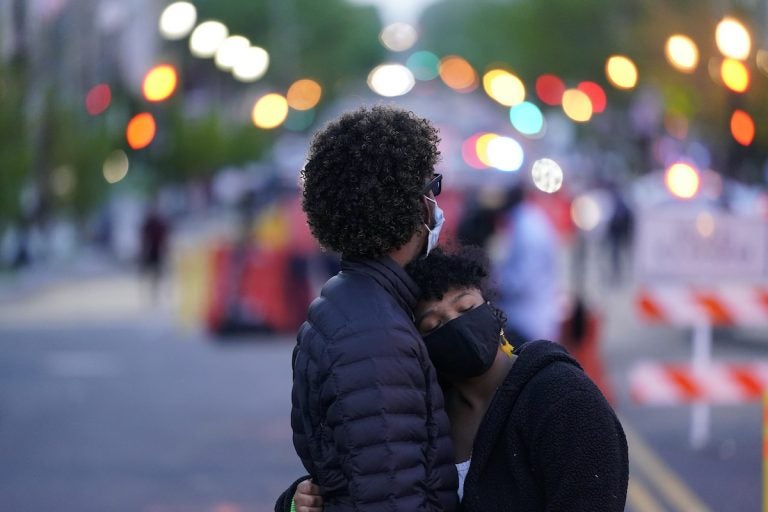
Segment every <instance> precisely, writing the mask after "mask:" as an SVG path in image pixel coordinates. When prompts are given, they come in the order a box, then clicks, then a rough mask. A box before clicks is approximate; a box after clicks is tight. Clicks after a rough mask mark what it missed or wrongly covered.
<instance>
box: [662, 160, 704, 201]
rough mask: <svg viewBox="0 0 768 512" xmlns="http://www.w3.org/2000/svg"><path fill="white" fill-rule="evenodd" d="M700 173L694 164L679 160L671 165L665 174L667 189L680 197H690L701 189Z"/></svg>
mask: <svg viewBox="0 0 768 512" xmlns="http://www.w3.org/2000/svg"><path fill="white" fill-rule="evenodd" d="M699 183H700V179H699V173H698V171H697V170H696V169H694V168H693V166H692V165H690V164H687V163H684V162H677V163H674V164H672V165H671V166H669V168H668V169H667V171H666V173H665V175H664V184H665V185H666V186H667V190H669V191H670V193H672V195H674V196H675V197H679V198H680V199H690V198H692V197H693V196H695V195H696V193H697V192H698V191H699Z"/></svg>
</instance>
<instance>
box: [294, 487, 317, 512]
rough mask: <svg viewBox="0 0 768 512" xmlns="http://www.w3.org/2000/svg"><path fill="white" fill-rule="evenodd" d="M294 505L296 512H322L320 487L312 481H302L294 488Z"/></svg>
mask: <svg viewBox="0 0 768 512" xmlns="http://www.w3.org/2000/svg"><path fill="white" fill-rule="evenodd" d="M293 502H294V503H295V504H296V512H323V497H322V495H321V494H320V487H318V486H317V485H315V484H313V483H312V480H309V479H307V480H302V481H301V482H300V483H299V485H298V486H297V487H296V494H294V495H293Z"/></svg>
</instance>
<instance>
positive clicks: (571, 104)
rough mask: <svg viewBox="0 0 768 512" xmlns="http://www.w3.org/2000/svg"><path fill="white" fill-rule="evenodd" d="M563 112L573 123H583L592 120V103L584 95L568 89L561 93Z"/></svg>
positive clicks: (576, 90) (578, 91)
mask: <svg viewBox="0 0 768 512" xmlns="http://www.w3.org/2000/svg"><path fill="white" fill-rule="evenodd" d="M563 112H565V115H566V116H568V117H569V118H570V119H572V120H573V121H576V122H579V123H585V122H587V121H589V120H590V119H591V118H592V102H591V101H590V100H589V96H587V95H586V93H584V92H582V91H580V90H578V89H568V90H567V91H565V92H564V93H563Z"/></svg>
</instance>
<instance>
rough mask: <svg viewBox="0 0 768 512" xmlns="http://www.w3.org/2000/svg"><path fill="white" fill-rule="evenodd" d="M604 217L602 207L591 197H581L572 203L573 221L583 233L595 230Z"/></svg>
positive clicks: (585, 195)
mask: <svg viewBox="0 0 768 512" xmlns="http://www.w3.org/2000/svg"><path fill="white" fill-rule="evenodd" d="M602 217H603V214H602V212H601V211H600V205H599V204H598V202H597V201H596V200H595V198H593V197H592V196H590V195H587V194H584V195H581V196H579V197H577V198H576V199H574V200H573V202H572V203H571V219H572V220H573V223H574V224H576V226H578V228H579V229H581V230H583V231H592V230H593V229H595V228H596V227H597V225H598V224H600V221H601V220H602Z"/></svg>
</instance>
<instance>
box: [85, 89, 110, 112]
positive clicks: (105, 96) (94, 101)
mask: <svg viewBox="0 0 768 512" xmlns="http://www.w3.org/2000/svg"><path fill="white" fill-rule="evenodd" d="M111 102H112V90H111V89H110V88H109V86H108V85H107V84H98V85H94V86H93V87H91V90H90V91H88V94H86V95H85V110H86V111H87V112H88V113H89V114H90V115H92V116H97V115H99V114H101V113H102V112H104V111H105V110H107V108H109V104H110V103H111Z"/></svg>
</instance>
